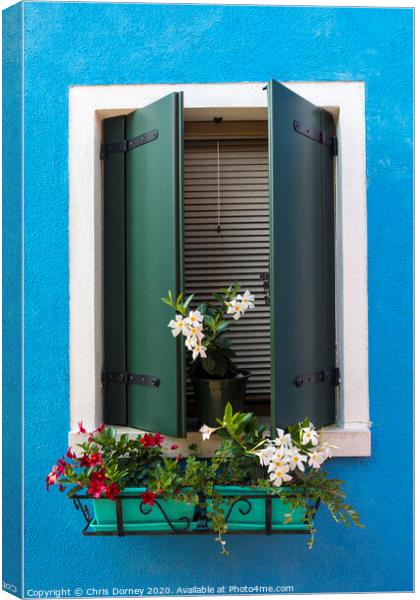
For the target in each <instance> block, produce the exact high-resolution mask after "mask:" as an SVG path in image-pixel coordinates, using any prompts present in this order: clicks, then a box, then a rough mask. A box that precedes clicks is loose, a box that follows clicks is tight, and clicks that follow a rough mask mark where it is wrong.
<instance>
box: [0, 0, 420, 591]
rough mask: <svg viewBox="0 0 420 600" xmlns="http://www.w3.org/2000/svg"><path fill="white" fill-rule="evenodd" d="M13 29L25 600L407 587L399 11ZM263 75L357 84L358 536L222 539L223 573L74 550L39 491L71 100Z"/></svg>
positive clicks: (61, 409) (52, 369)
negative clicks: (19, 106)
mask: <svg viewBox="0 0 420 600" xmlns="http://www.w3.org/2000/svg"><path fill="white" fill-rule="evenodd" d="M19 10H20V9H19V7H13V8H11V9H9V11H8V12H6V18H12V17H13V15H14V14H16V11H19ZM14 11H15V12H14ZM23 24H24V160H25V171H24V195H25V196H24V323H25V331H24V364H25V375H24V394H25V406H24V419H25V422H24V436H25V476H24V481H25V486H24V487H25V489H24V494H25V495H24V501H25V508H24V518H25V567H24V587H25V595H26V596H28V595H30V593H31V592H30V590H34V589H35V590H36V589H52V588H71V589H73V590H74V588H76V587H79V588H81V589H82V590H83V592H82V594H83V595H86V593H87V592H86V590H87V589H88V588H97V589H104V588H105V589H106V588H107V589H108V591H109V593H110V594H111V593H112V589H113V588H136V587H137V588H139V587H142V588H147V587H148V586H169V587H170V588H171V590H172V592H173V593H174V592H175V591H176V588H177V587H178V586H182V587H187V586H193V585H211V586H217V585H220V586H222V585H224V586H226V589H228V586H230V585H239V586H244V585H248V586H252V585H255V584H260V585H274V586H277V585H291V586H293V587H294V591H295V592H296V593H304V592H368V591H382V590H383V591H391V590H410V589H412V500H411V497H412V463H411V453H412V209H413V206H412V183H413V182H412V157H413V154H412V153H413V150H412V77H413V73H412V69H413V64H412V31H413V11H412V10H410V9H392V10H391V9H373V8H371V9H354V8H337V9H335V8H313V7H308V8H304V7H303V8H297V7H263V6H256V7H252V6H242V7H239V6H216V5H212V6H206V5H200V6H197V5H196V6H193V5H190V6H188V5H177V6H174V5H166V6H165V5H134V4H94V3H92V4H90V3H68V2H66V3H58V2H57V3H54V2H53V3H37V2H26V3H24V7H23ZM271 78H275V79H278V80H279V81H293V80H298V81H300V80H303V81H305V80H308V81H313V80H363V81H365V84H366V132H367V165H366V178H367V203H368V249H369V250H368V251H369V259H368V266H369V365H370V378H369V385H370V402H371V404H370V409H371V419H372V457H371V458H369V459H341V460H338V459H337V460H333V461H332V462H331V465H330V467H329V471H330V473H332V474H334V475H336V476H337V477H339V478H342V479H344V480H345V481H346V485H345V489H346V490H347V492H348V495H349V499H350V501H351V502H352V503H353V504H354V506H355V507H356V508H357V509H358V510H359V512H360V515H361V519H362V522H363V523H364V525H365V529H356V528H354V527H353V528H350V529H345V528H344V527H342V526H339V525H336V524H335V523H334V522H333V521H332V520H331V519H330V518H329V516H328V514H327V512H326V510H325V509H322V510H321V511H320V512H319V515H318V517H317V520H318V527H317V529H318V533H317V538H316V542H315V546H314V548H313V550H312V551H309V550H308V549H307V547H306V543H305V538H304V537H303V536H272V537H267V536H232V537H231V538H229V545H230V550H231V556H230V557H229V558H224V557H222V556H220V555H219V550H218V548H217V546H216V544H215V542H214V541H213V539H212V536H208V537H207V536H205V537H202V536H199V537H185V538H184V537H181V536H158V537H146V538H141V537H128V538H123V539H117V538H115V539H111V538H109V539H107V538H106V537H98V538H83V537H82V536H81V535H80V530H81V515H80V514H77V513H76V511H75V510H74V508H73V507H72V505H71V503H70V502H68V501H66V500H65V498H64V497H63V496H61V495H59V494H58V493H56V492H57V491H56V490H51V491H50V492H49V493H48V494H47V493H46V491H45V488H44V478H45V475H46V473H47V472H48V471H49V469H50V467H51V465H52V463H53V462H54V460H55V459H56V457H58V456H59V455H61V454H62V453H63V450H64V449H65V448H66V442H67V433H68V430H69V353H68V342H69V272H68V260H69V254H68V198H69V195H68V94H69V86H71V85H94V84H98V85H100V84H108V85H109V84H134V83H136V84H139V83H177V82H180V81H182V82H240V81H264V80H268V79H271Z"/></svg>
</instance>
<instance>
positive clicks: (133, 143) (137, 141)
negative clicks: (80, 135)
mask: <svg viewBox="0 0 420 600" xmlns="http://www.w3.org/2000/svg"><path fill="white" fill-rule="evenodd" d="M158 136H159V132H158V130H157V129H152V130H151V131H148V132H147V133H142V134H140V135H136V137H133V138H131V139H129V140H122V141H121V142H113V143H112V144H101V159H102V160H106V159H107V157H108V155H109V154H115V153H116V152H129V151H130V150H134V148H138V147H139V146H143V145H144V144H148V143H149V142H154V141H155V140H156V139H157V138H158Z"/></svg>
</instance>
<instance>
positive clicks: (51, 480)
mask: <svg viewBox="0 0 420 600" xmlns="http://www.w3.org/2000/svg"><path fill="white" fill-rule="evenodd" d="M57 479H58V471H57V466H56V465H54V466H53V468H52V469H51V472H50V473H48V475H47V477H46V478H45V485H46V487H47V492H48V491H49V489H50V487H51V486H52V485H54V484H55V483H56V481H57Z"/></svg>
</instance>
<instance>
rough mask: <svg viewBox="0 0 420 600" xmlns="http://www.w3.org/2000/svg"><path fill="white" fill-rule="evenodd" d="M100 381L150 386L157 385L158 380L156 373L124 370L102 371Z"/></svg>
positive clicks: (158, 383)
mask: <svg viewBox="0 0 420 600" xmlns="http://www.w3.org/2000/svg"><path fill="white" fill-rule="evenodd" d="M102 381H103V383H104V384H107V383H123V384H124V385H125V384H128V383H133V384H135V385H148V386H150V387H159V385H160V380H159V377H157V376H156V375H145V374H142V373H125V372H124V371H104V372H103V373H102Z"/></svg>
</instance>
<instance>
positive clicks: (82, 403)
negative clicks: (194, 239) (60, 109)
mask: <svg viewBox="0 0 420 600" xmlns="http://www.w3.org/2000/svg"><path fill="white" fill-rule="evenodd" d="M301 85H305V84H301ZM306 85H309V84H306ZM320 85H321V84H320ZM330 85H331V84H330ZM341 85H342V84H341ZM241 86H242V87H241ZM116 87H118V86H116ZM129 87H131V86H129ZM135 87H137V86H135ZM138 87H139V88H141V87H144V88H149V90H147V91H150V88H153V87H155V86H138ZM156 87H160V88H163V87H166V89H167V91H171V90H170V89H168V88H170V86H156ZM192 87H194V86H192ZM195 87H196V88H197V87H201V88H205V87H206V86H195ZM217 87H219V88H222V87H223V86H207V88H213V91H214V90H217ZM228 87H229V86H226V88H228ZM232 87H235V86H232ZM251 87H252V88H253V89H252V94H254V95H256V94H255V92H256V88H257V87H258V91H259V94H260V98H261V96H262V93H261V91H260V90H261V87H262V85H261V84H258V85H255V84H238V85H237V86H236V88H237V90H236V91H241V92H242V91H245V99H242V106H238V107H234V106H232V100H230V104H231V106H230V107H225V106H224V105H223V103H220V104H219V103H218V102H217V99H215V98H211V102H210V103H209V104H210V106H207V105H206V104H204V100H201V106H200V103H197V104H198V106H197V104H196V105H194V104H192V102H194V99H192V100H189V106H188V105H187V106H186V110H185V117H186V119H187V121H188V122H189V127H190V131H191V127H192V125H191V123H194V122H200V121H207V122H211V120H212V117H213V116H215V115H214V113H215V110H216V108H218V107H220V108H222V109H223V110H222V112H223V113H224V114H228V118H226V123H228V122H230V120H231V117H229V111H232V110H233V109H236V111H238V110H239V111H245V113H246V114H247V119H245V120H248V123H251V122H253V121H254V122H255V121H257V122H258V120H260V121H261V120H263V119H261V111H263V110H265V111H266V108H264V106H261V105H262V104H263V103H262V102H261V100H260V99H259V100H258V104H257V102H255V98H254V99H252V102H249V98H250V97H251V96H252V94H251V93H250V91H251ZM177 88H178V89H184V88H185V89H186V92H187V91H189V90H188V88H189V86H181V85H180V86H177ZM247 88H248V89H247ZM110 89H112V88H108V89H107V92H108V93H109V91H110ZM114 89H115V88H114ZM72 91H81V88H78V89H77V90H76V89H75V90H72ZM84 91H85V92H89V93H92V92H95V95H96V96H97V93H98V88H85V90H84ZM99 91H100V90H99ZM104 91H105V90H104ZM145 91H146V90H145ZM162 91H163V90H162ZM219 91H220V90H219ZM223 91H225V92H226V94H225V96H226V97H228V95H229V97H230V98H234V99H235V100H236V101H237V99H238V97H239V96H238V94H234V95H233V96H232V95H231V94H229V90H228V89H225V90H223ZM156 93H157V90H154V94H153V97H151V98H150V100H156V97H157V96H156ZM289 94H290V92H289ZM161 95H162V94H161ZM187 95H188V94H187V93H186V97H187ZM216 95H217V94H216ZM264 95H265V93H264ZM312 95H314V94H312ZM111 96H112V94H111ZM111 96H110V98H109V100H108V101H107V106H112V97H111ZM146 96H147V94H146ZM210 96H211V95H210ZM210 96H208V97H210ZM73 98H75V96H73ZM71 100H72V94H71ZM219 100H220V98H219ZM84 101H86V94H85V95H84ZM215 102H217V103H215ZM248 102H249V104H248ZM85 103H86V102H85ZM92 104H93V106H95V108H96V109H98V108H101V104H99V105H98V100H97V98H94V97H93V96H92V102H91V103H90V107H92ZM146 104H148V102H147V100H146V98H142V102H141V103H138V104H137V105H142V106H145V105H146ZM256 104H257V105H256ZM319 104H321V105H323V106H329V104H326V103H325V102H323V103H322V102H320V103H319ZM119 105H121V101H119ZM73 108H74V105H73ZM79 108H80V106H79ZM85 108H86V107H85ZM340 108H341V106H340ZM141 110H143V111H144V109H141ZM330 110H331V109H330ZM121 112H122V113H124V114H129V113H131V114H134V113H133V112H132V111H131V110H130V109H125V110H122V111H121ZM140 112H141V111H139V113H140ZM219 112H220V111H219ZM256 112H257V113H258V119H255V118H254V117H255V113H256ZM321 112H322V113H325V114H326V115H328V113H327V112H326V111H321ZM331 112H333V113H335V116H336V117H337V112H338V111H337V109H336V108H335V109H334V108H333V109H332V110H331ZM198 113H200V114H198ZM205 113H207V116H206V117H205V118H203V115H204V114H205ZM74 114H75V113H74V110H72V109H71V116H72V115H74ZM86 114H87V113H86ZM111 114H112V113H111ZM114 114H115V113H114ZM143 114H144V113H143ZM237 114H239V113H237ZM242 114H244V113H242ZM108 115H109V112H108V113H107V111H106V110H102V111H101V113H100V116H101V117H106V116H108ZM362 116H363V115H362ZM241 118H242V116H241ZM237 120H238V117H236V119H235V121H237ZM302 122H304V119H302ZM98 125H99V119H98V123H97V124H96V135H97V133H98ZM195 127H196V128H197V125H195ZM70 129H71V131H72V128H70ZM146 129H147V127H146V128H145V130H146ZM313 129H314V130H315V129H319V127H317V126H313ZM187 130H188V127H186V132H187ZM353 133H354V132H353ZM293 134H294V135H295V136H296V138H297V139H299V140H302V142H303V141H305V142H308V143H309V147H315V146H318V143H317V142H313V141H312V140H308V139H304V138H305V136H304V135H302V134H299V133H297V132H295V131H294V132H293ZM186 137H188V136H186ZM340 137H341V136H340ZM254 139H255V138H254ZM261 139H262V138H261ZM272 139H274V138H272ZM80 141H81V140H79V142H80ZM99 141H100V140H99V138H98V137H97V139H96V148H95V150H97V149H98V145H99ZM115 141H117V140H115ZM221 141H222V143H225V142H224V141H223V140H221ZM340 141H341V140H340ZM200 143H201V144H203V143H207V144H209V143H214V139H213V141H212V140H209V139H208V140H207V142H205V141H201V142H200ZM237 143H239V142H237ZM242 143H244V139H242ZM260 143H261V140H260ZM153 144H154V142H151V143H150V144H148V145H149V147H150V148H152V146H153ZM188 144H191V145H194V144H196V145H197V144H198V142H197V141H194V142H193V141H191V142H188V141H187V142H186V147H185V155H186V156H188V152H189V147H188ZM144 148H146V146H145V147H144ZM287 148H288V151H289V150H290V144H289V145H288V146H287ZM325 149H326V151H327V152H329V151H328V149H327V148H326V147H325ZM340 150H342V149H341V148H340ZM282 151H283V155H285V148H283V149H282ZM275 152H276V149H275V148H274V152H273V151H272V155H273V154H274V153H275ZM289 154H290V152H289ZM318 154H319V153H318ZM129 155H130V153H128V155H127V156H129ZM70 156H71V157H72V139H71V138H70ZM132 156H134V153H132ZM347 156H348V155H347ZM347 156H346V153H345V152H343V155H341V154H340V159H339V170H338V183H339V187H340V184H341V183H342V182H341V181H340V179H341V178H342V174H343V173H342V172H340V166H341V167H342V166H343V164H341V165H340V161H343V162H344V159H345V158H346V157H347ZM85 158H87V157H86V156H85ZM113 158H116V155H115V156H114V157H113ZM70 168H71V169H72V161H71V162H70ZM139 168H141V167H139ZM185 177H186V178H187V177H188V173H187V171H186V172H185ZM72 182H73V185H74V184H75V181H74V180H72V170H71V177H70V194H71V201H72V200H73V201H74V200H77V198H78V193H77V190H75V189H74V187H73V188H72ZM93 183H94V185H95V183H96V185H95V188H96V190H97V186H98V173H96V181H95V180H94V182H93ZM356 183H357V182H356ZM295 184H296V185H298V184H299V185H301V181H299V180H298V179H296V178H295ZM79 186H80V183H79ZM76 187H78V186H76ZM79 192H80V194H81V195H82V194H84V196H85V197H86V190H84V191H83V192H82V191H81V190H79ZM339 192H340V190H339ZM341 192H342V190H341ZM81 195H80V197H81ZM339 196H340V193H339ZM340 200H341V198H340V197H339V202H340ZM362 200H363V198H362ZM186 205H187V200H186ZM341 208H342V207H341V206H340V210H339V211H338V215H337V216H338V229H340V227H341V222H340V219H341V218H342V216H343V215H342V210H341ZM96 209H97V211H98V203H97V205H96ZM98 212H99V211H98ZM70 213H71V220H70V242H71V245H70V248H71V250H70V252H71V257H72V254H73V257H74V255H75V254H74V253H75V252H76V253H77V242H76V246H75V244H74V240H73V244H72V231H73V232H74V225H75V224H76V222H75V221H73V224H72V215H73V217H74V216H77V211H76V210H75V207H74V206H73V207H72V205H71V210H70ZM97 216H98V215H97ZM312 216H313V215H312ZM362 216H363V215H362ZM359 217H360V215H359ZM186 218H187V222H188V218H189V216H188V211H186ZM91 223H92V220H91ZM93 225H94V227H95V228H96V232H97V234H98V237H100V235H99V234H100V227H98V219H97V218H96V219H94V220H93ZM99 225H100V219H99ZM280 226H281V223H280ZM286 233H287V231H286ZM338 233H339V238H340V237H341V234H342V231H339V232H338ZM283 238H284V236H282V238H281V239H283ZM324 241H325V240H324ZM338 241H339V243H341V240H340V239H339V240H338ZM94 250H96V261H95V264H98V263H99V262H100V261H99V259H100V254H101V251H100V248H96V249H94ZM363 250H365V249H364V248H363V247H362V248H361V251H362V253H363ZM72 251H73V252H72ZM160 251H161V250H159V252H160ZM340 254H341V252H339V253H338V266H339V268H338V294H337V296H338V303H339V311H338V317H339V318H338V321H339V327H338V333H339V336H340V335H342V334H343V331H342V330H343V326H342V320H341V319H342V310H343V307H342V305H340V293H341V292H340V288H341V286H342V284H343V282H342V279H341V278H342V276H343V269H342V265H340V260H341V256H340ZM356 254H357V250H356ZM281 255H282V253H280V256H281ZM172 256H173V253H172ZM276 256H278V254H276ZM93 257H94V259H95V253H94V254H93ZM186 258H187V260H188V257H187V253H186ZM72 264H73V269H72ZM283 266H284V265H283ZM285 266H286V267H287V264H286V265H285ZM72 270H73V275H74V261H72V259H71V277H72V280H73V282H75V280H74V277H73V275H72ZM104 277H106V269H104ZM98 283H99V285H98ZM90 285H92V282H90ZM101 287H102V285H101V282H100V281H99V282H98V280H97V281H96V286H95V299H96V309H97V311H98V312H99V313H100V293H98V291H99V290H100V289H101ZM173 287H175V286H173ZM362 291H363V290H362ZM73 292H75V288H74V287H73ZM160 293H161V292H159V294H160ZM72 296H73V300H74V299H75V296H74V293H73V294H72ZM332 297H333V298H334V294H333V295H332ZM76 300H77V292H76ZM162 307H163V309H165V307H164V306H163V305H162ZM362 308H363V307H362ZM75 309H76V306H75V305H74V303H73V306H71V315H72V316H73V317H74V316H76V321H75V319H74V318H73V319H72V321H71V341H72V342H73V347H74V340H75V335H76V338H77V337H78V339H79V340H80V339H81V337H83V336H82V335H80V334H81V333H82V331H81V329H80V326H81V324H82V319H81V318H80V316H81V315H79V316H78V313H75ZM330 314H334V308H333V310H332V312H331V311H330ZM356 320H357V319H356ZM286 324H287V323H286ZM99 325H100V323H99ZM283 325H284V324H283ZM362 325H363V324H362ZM92 327H93V328H95V327H96V328H98V319H95V320H94V321H93V322H91V321H90V322H89V327H88V329H89V328H92ZM283 330H284V327H283ZM78 331H79V336H78V335H77V332H78ZM86 333H87V331H86V330H85V331H84V332H83V335H84V336H85V338H86ZM277 337H278V336H276V339H277ZM346 339H347V338H346ZM168 341H171V340H167V339H166V340H165V344H166V346H168V343H167V342H168ZM349 341H351V340H350V339H349ZM100 342H101V336H100V334H99V335H98V333H97V334H96V336H95V343H96V353H97V356H96V361H95V374H96V375H97V376H100V368H101V363H100V362H99V361H98V358H99V355H100ZM344 346H345V344H344ZM79 348H80V346H79ZM288 348H290V345H289V346H288ZM339 348H340V344H339ZM359 350H360V349H359ZM362 350H364V349H363V348H362ZM283 351H284V350H283ZM71 357H72V359H71V360H72V362H73V365H72V368H71V384H72V385H71V395H72V402H71V411H72V419H73V421H74V419H75V418H76V419H77V417H79V418H80V417H81V416H83V414H85V415H86V412H87V411H86V408H87V403H89V404H90V406H89V411H88V412H89V418H90V419H91V420H94V421H95V422H97V421H98V420H100V418H101V416H102V415H101V406H100V403H99V402H95V403H94V402H92V400H89V399H86V398H85V399H81V398H80V395H79V397H77V396H76V392H77V388H78V389H79V390H80V391H82V395H84V396H86V391H87V388H88V387H89V386H86V388H83V389H82V387H81V386H80V385H79V383H77V384H76V389H75V379H74V375H75V373H76V371H75V368H74V361H75V360H76V363H77V362H78V363H79V364H80V366H81V362H80V358H79V359H77V358H76V357H75V355H74V353H72V352H71ZM346 358H347V362H346V363H345V362H343V363H342V362H341V360H340V367H341V366H342V365H343V367H344V369H343V367H342V369H343V370H344V373H343V377H344V381H343V383H344V382H347V381H348V382H349V383H351V374H350V378H349V379H347V374H348V373H350V371H349V370H348V368H347V364H348V362H349V361H350V362H351V360H350V356H349V354H347V356H346ZM359 358H360V352H359ZM276 364H277V363H276ZM85 366H86V365H85ZM137 370H138V369H137ZM144 370H145V369H144ZM295 371H296V369H295V370H294V374H295V375H298V374H299V373H295ZM302 371H303V373H302V374H304V373H306V372H307V371H305V370H304V369H302ZM359 373H360V371H359ZM78 374H79V377H80V375H82V373H80V369H79V372H78ZM151 374H154V373H153V372H151ZM157 375H159V374H157ZM79 381H80V379H79V378H78V382H79ZM366 384H367V381H366ZM322 385H323V384H314V385H313V386H312V389H315V388H316V387H317V388H318V389H319V388H321V387H322ZM344 385H345V384H344ZM116 387H117V386H116ZM132 387H134V386H132ZM137 387H138V389H140V386H137ZM141 387H142V388H143V386H141ZM343 387H344V386H343ZM310 388H311V386H310V385H309V386H307V388H306V389H310ZM162 389H163V386H162ZM296 390H297V391H301V390H298V388H296ZM148 391H154V390H148ZM342 394H343V392H342V391H341V392H340V398H339V404H338V410H339V414H338V418H339V423H338V425H339V427H336V428H333V429H332V433H333V435H335V434H336V432H337V433H338V430H340V433H342V434H343V435H344V434H346V435H347V436H349V435H351V436H353V445H354V435H357V436H359V437H360V434H362V435H363V436H364V446H363V448H362V449H361V451H360V455H365V454H367V444H366V442H367V436H366V434H368V419H367V418H366V411H364V414H363V411H361V410H359V412H358V415H361V416H362V419H364V422H363V423H359V424H357V421H356V420H355V421H353V422H351V421H350V420H349V419H346V410H347V415H348V416H350V417H351V412H352V404H351V403H350V402H349V403H348V405H347V404H346V398H343V397H342ZM365 399H367V398H365ZM356 404H357V402H356ZM78 405H79V408H81V412H82V414H80V412H79V414H77V411H78ZM329 406H331V404H330V405H329ZM282 408H283V407H282ZM353 408H354V406H353ZM359 408H360V406H359ZM364 408H365V407H364ZM182 410H183V409H182V408H180V405H179V404H178V407H177V415H178V418H182ZM303 412H304V413H305V414H306V413H307V411H303ZM353 412H354V413H356V412H357V407H356V410H355V411H353ZM180 414H181V417H179V415H180ZM301 415H302V412H301V411H300V410H299V415H298V416H301ZM362 419H360V420H362ZM287 420H288V421H290V419H287ZM343 421H344V422H343ZM329 422H331V420H329ZM93 424H95V423H93ZM178 425H179V423H178ZM343 425H344V427H343ZM359 426H360V427H359ZM144 427H145V428H150V429H153V427H148V426H147V425H145V426H144ZM362 430H363V433H362ZM176 433H178V434H179V433H180V429H178V431H177V432H176ZM337 443H338V445H339V444H340V442H339V441H338V442H337Z"/></svg>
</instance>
